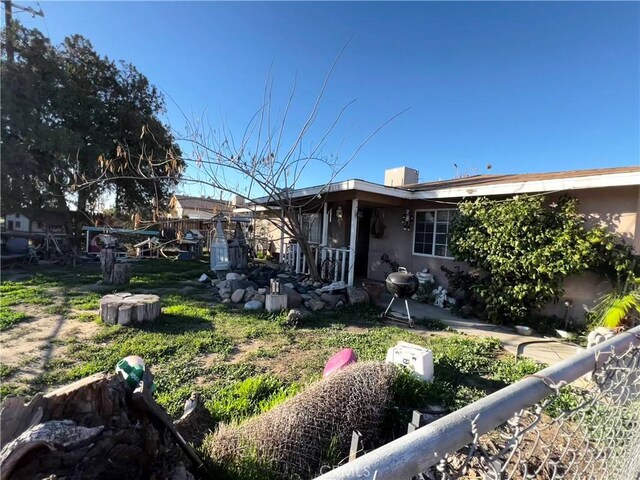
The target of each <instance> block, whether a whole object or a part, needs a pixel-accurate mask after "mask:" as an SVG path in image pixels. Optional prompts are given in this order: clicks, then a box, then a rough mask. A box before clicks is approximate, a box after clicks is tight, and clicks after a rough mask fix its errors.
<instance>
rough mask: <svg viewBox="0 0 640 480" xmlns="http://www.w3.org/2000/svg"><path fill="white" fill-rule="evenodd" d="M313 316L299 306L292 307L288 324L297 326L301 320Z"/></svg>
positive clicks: (288, 316)
mask: <svg viewBox="0 0 640 480" xmlns="http://www.w3.org/2000/svg"><path fill="white" fill-rule="evenodd" d="M310 316H311V313H309V312H307V311H306V310H300V309H299V308H292V309H291V310H289V313H288V314H287V320H286V324H287V325H290V326H292V327H294V326H296V325H297V324H298V323H299V322H300V321H301V320H304V319H305V318H308V317H310Z"/></svg>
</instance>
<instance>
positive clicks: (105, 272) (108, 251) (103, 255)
mask: <svg viewBox="0 0 640 480" xmlns="http://www.w3.org/2000/svg"><path fill="white" fill-rule="evenodd" d="M115 263H116V251H115V250H114V249H113V248H103V249H102V250H100V267H101V268H102V283H103V284H105V285H111V284H112V283H113V266H114V265H115Z"/></svg>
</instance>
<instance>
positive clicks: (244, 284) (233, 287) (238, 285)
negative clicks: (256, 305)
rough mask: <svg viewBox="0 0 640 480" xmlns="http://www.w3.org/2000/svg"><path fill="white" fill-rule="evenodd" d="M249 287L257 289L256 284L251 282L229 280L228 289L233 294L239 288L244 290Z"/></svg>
mask: <svg viewBox="0 0 640 480" xmlns="http://www.w3.org/2000/svg"><path fill="white" fill-rule="evenodd" d="M249 287H253V288H255V289H256V290H257V289H258V285H256V282H252V281H251V280H229V288H230V289H231V291H232V292H235V291H236V290H238V289H239V288H244V289H246V288H249Z"/></svg>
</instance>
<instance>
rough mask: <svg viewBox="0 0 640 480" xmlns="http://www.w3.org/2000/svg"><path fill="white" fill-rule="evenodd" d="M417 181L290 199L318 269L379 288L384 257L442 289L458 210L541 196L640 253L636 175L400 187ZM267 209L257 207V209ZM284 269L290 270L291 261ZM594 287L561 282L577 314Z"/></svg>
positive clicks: (573, 174) (499, 178)
mask: <svg viewBox="0 0 640 480" xmlns="http://www.w3.org/2000/svg"><path fill="white" fill-rule="evenodd" d="M416 178H417V171H415V170H413V169H408V168H405V167H400V168H398V169H393V170H389V171H387V175H386V176H385V182H386V183H387V185H380V184H376V183H371V182H366V181H363V180H347V181H344V182H336V183H332V184H330V185H324V186H317V187H309V188H303V189H298V190H295V191H293V192H292V193H291V196H292V198H294V199H297V200H300V203H304V204H305V205H308V206H307V207H306V210H305V212H303V221H305V222H307V223H308V224H309V225H310V227H309V229H308V231H309V235H310V240H311V241H312V242H313V243H315V244H316V245H317V252H318V253H317V257H318V263H319V264H320V263H322V262H323V261H325V260H326V259H327V258H329V259H337V260H336V262H335V263H336V264H337V267H336V268H337V270H339V272H338V273H339V274H338V275H337V277H339V279H342V280H345V281H346V282H348V283H349V284H350V285H353V284H354V282H355V278H370V279H375V280H383V279H384V278H385V275H386V274H387V273H388V272H389V265H387V264H384V263H382V262H381V257H382V255H383V254H387V255H388V256H389V258H390V259H391V260H393V261H395V262H398V263H399V265H400V266H403V267H406V268H407V270H409V271H413V272H418V271H421V270H423V269H424V268H428V269H429V271H430V272H431V273H432V274H433V275H434V276H435V279H436V283H437V284H439V285H445V286H446V283H447V279H446V277H445V275H444V274H443V272H442V271H441V269H440V267H441V266H446V267H448V268H452V267H454V266H456V265H460V266H461V267H465V265H464V264H462V263H460V262H455V261H454V260H453V259H452V258H451V255H450V253H449V245H448V241H449V236H448V231H449V225H450V222H451V219H452V215H451V214H452V213H453V212H455V210H456V205H457V203H458V202H459V201H461V200H466V199H473V198H476V197H488V198H505V197H509V196H514V195H518V194H535V193H546V194H547V195H548V197H549V198H550V199H551V200H554V199H557V198H559V197H560V196H561V195H563V194H569V195H571V196H572V197H575V198H577V199H578V200H579V205H580V207H579V209H580V212H581V213H583V214H584V215H585V217H586V220H587V225H594V224H596V223H598V222H604V223H605V224H606V225H607V226H608V228H609V229H610V230H611V231H612V232H615V233H618V234H620V235H621V236H622V238H624V239H625V241H626V242H627V243H629V244H631V245H632V246H634V248H635V250H636V251H637V252H638V251H640V222H639V221H638V212H639V211H640V167H620V168H604V169H593V170H575V171H565V172H553V173H534V174H516V175H474V176H469V177H464V178H457V179H453V180H444V181H437V182H427V183H406V182H407V179H408V181H414V182H415V179H416ZM391 185H393V186H391ZM314 197H315V199H314ZM266 201H267V199H266V198H265V199H257V200H256V203H264V202H266ZM289 261H290V262H292V263H295V258H294V259H293V260H292V259H291V258H290V257H289ZM329 263H331V262H329ZM303 267H304V266H303V265H301V264H300V262H298V264H297V265H296V268H297V269H298V270H300V269H303V270H304V268H303ZM334 273H336V272H335V271H334ZM598 281H599V279H597V278H596V277H595V275H591V274H585V275H581V276H578V277H575V278H571V279H568V281H567V282H565V297H566V298H570V299H571V300H572V301H573V304H574V305H575V306H576V307H578V306H579V305H583V304H585V305H587V306H592V305H593V301H594V300H596V299H597V298H598V296H599V290H601V287H602V285H599V284H598ZM574 310H578V309H577V308H576V309H574ZM558 313H560V315H562V313H563V312H562V311H560V312H558Z"/></svg>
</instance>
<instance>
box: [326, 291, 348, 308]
mask: <svg viewBox="0 0 640 480" xmlns="http://www.w3.org/2000/svg"><path fill="white" fill-rule="evenodd" d="M320 299H321V300H322V301H323V302H324V303H325V304H326V305H327V308H329V309H334V308H336V307H337V306H338V304H339V303H340V302H342V305H344V304H345V303H346V301H347V299H346V298H344V295H332V294H331V293H323V294H322V295H320Z"/></svg>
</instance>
